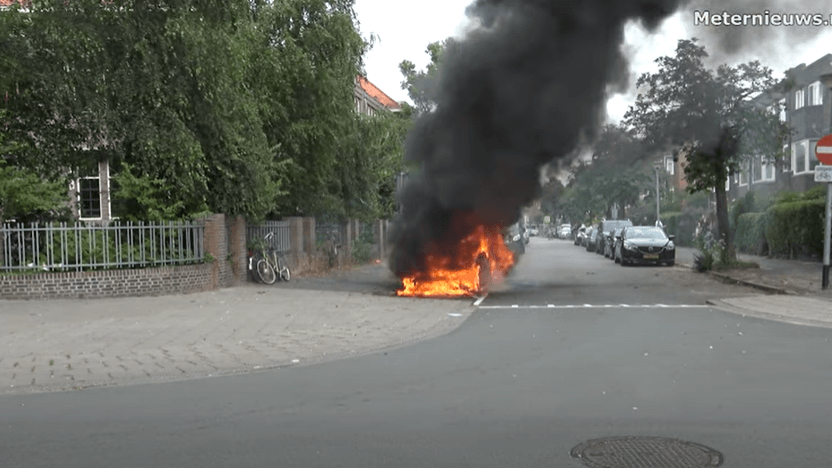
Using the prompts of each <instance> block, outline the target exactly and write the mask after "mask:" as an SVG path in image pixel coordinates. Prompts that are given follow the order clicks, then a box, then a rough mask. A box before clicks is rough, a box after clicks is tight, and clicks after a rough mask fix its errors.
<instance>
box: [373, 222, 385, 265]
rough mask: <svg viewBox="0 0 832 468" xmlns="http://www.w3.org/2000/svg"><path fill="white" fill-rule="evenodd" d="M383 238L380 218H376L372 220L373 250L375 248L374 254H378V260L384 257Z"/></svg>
mask: <svg viewBox="0 0 832 468" xmlns="http://www.w3.org/2000/svg"><path fill="white" fill-rule="evenodd" d="M383 238H384V233H383V232H382V227H381V220H380V219H377V220H375V221H373V247H374V249H373V250H375V254H376V255H377V256H378V258H379V260H381V259H383V258H384V250H383V249H384V243H383V242H382V240H383Z"/></svg>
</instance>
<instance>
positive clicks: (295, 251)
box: [286, 216, 303, 267]
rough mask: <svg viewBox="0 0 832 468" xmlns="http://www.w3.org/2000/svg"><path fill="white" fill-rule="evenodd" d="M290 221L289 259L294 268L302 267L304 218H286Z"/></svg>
mask: <svg viewBox="0 0 832 468" xmlns="http://www.w3.org/2000/svg"><path fill="white" fill-rule="evenodd" d="M286 221H289V245H291V247H292V248H291V250H290V251H289V257H290V259H291V261H292V266H294V267H297V266H298V265H300V263H301V260H302V256H303V218H301V217H299V216H293V217H290V218H286Z"/></svg>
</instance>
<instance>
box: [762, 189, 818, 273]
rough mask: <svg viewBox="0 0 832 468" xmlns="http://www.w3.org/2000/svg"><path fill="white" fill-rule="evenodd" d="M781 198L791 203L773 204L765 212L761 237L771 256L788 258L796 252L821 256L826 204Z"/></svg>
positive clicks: (816, 201)
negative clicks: (763, 233)
mask: <svg viewBox="0 0 832 468" xmlns="http://www.w3.org/2000/svg"><path fill="white" fill-rule="evenodd" d="M807 194H808V192H807ZM783 199H785V200H794V201H787V202H782V203H776V204H774V205H772V206H771V207H769V209H768V210H766V214H767V220H768V222H767V223H766V230H765V237H766V240H767V241H768V245H769V249H770V252H771V254H773V255H783V256H787V257H789V258H794V257H795V256H796V255H797V254H800V253H802V254H809V255H818V256H819V255H821V254H822V253H823V229H824V225H823V217H824V211H825V209H826V202H825V201H824V200H823V199H815V200H806V199H800V198H797V199H795V198H791V197H789V198H785V197H784V198H783Z"/></svg>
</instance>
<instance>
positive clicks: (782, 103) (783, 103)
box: [780, 99, 786, 122]
mask: <svg viewBox="0 0 832 468" xmlns="http://www.w3.org/2000/svg"><path fill="white" fill-rule="evenodd" d="M780 121H781V122H785V121H786V99H781V100H780Z"/></svg>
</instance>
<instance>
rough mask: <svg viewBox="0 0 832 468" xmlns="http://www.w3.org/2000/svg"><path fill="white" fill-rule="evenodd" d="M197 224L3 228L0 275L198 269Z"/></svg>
mask: <svg viewBox="0 0 832 468" xmlns="http://www.w3.org/2000/svg"><path fill="white" fill-rule="evenodd" d="M203 234H204V226H202V225H200V224H197V223H183V222H176V223H174V222H168V223H125V224H120V223H114V224H110V225H108V226H96V225H91V224H84V223H51V224H44V225H39V224H31V225H28V226H27V225H24V224H10V223H7V224H3V225H2V226H0V248H1V249H2V254H3V255H2V257H0V271H20V270H33V269H38V270H44V271H85V270H101V269H119V268H142V267H153V266H168V265H182V264H189V263H203V262H204V261H205V253H204V252H205V247H204V245H203Z"/></svg>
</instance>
